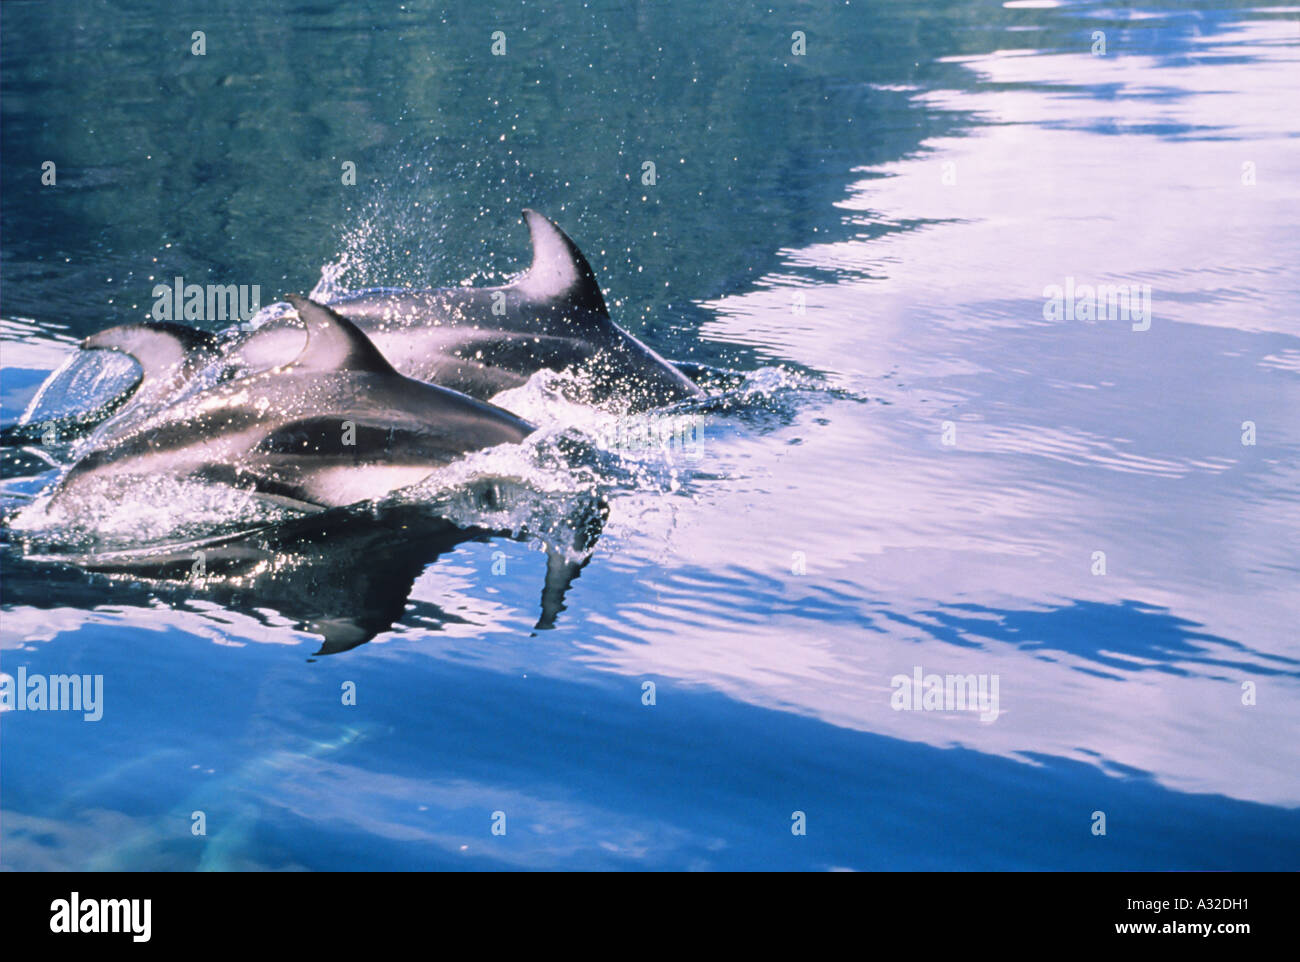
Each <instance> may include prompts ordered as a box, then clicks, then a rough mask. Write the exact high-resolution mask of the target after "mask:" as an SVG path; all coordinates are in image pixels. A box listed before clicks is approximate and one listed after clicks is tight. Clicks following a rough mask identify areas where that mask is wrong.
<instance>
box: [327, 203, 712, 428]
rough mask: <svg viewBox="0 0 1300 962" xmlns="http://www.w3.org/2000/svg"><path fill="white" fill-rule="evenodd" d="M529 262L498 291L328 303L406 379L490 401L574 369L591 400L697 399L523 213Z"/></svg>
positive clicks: (542, 222)
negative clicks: (545, 375) (532, 380)
mask: <svg viewBox="0 0 1300 962" xmlns="http://www.w3.org/2000/svg"><path fill="white" fill-rule="evenodd" d="M523 217H524V220H525V221H526V222H527V224H528V232H529V235H530V237H531V240H532V247H533V260H532V264H531V265H530V266H529V268H528V270H527V271H525V272H524V273H523V274H522V275H520V276H519V277H517V278H516V279H515V280H513V281H512V282H510V283H509V284H506V285H504V286H500V287H452V288H443V289H440V290H430V291H377V292H368V293H360V294H355V295H351V296H347V297H343V298H340V299H338V300H337V301H334V302H333V303H332V304H331V307H333V309H334V310H336V311H338V312H339V313H340V314H342V315H343V316H344V317H347V318H349V319H350V320H352V321H354V322H356V324H357V325H358V326H359V327H360V328H361V329H362V330H364V331H366V333H367V334H369V335H370V337H371V339H372V340H374V342H375V344H376V346H377V347H378V348H379V349H380V350H381V351H383V353H384V356H385V357H387V358H388V359H389V360H390V361H392V363H393V366H394V367H396V368H397V369H398V370H399V371H402V372H403V373H404V374H408V375H410V376H411V377H418V378H420V379H421V380H424V381H431V382H433V383H435V384H442V385H445V386H446V387H450V388H454V389H456V390H458V391H463V392H464V393H466V394H468V395H470V396H471V397H477V398H479V399H481V400H487V399H488V398H490V397H492V396H493V395H494V394H497V393H499V392H500V391H503V390H507V389H509V388H512V387H518V386H519V385H521V384H523V383H524V382H525V381H526V380H527V379H528V378H529V376H531V375H532V374H534V373H535V372H537V371H539V370H541V369H543V368H549V369H550V370H553V371H561V370H564V369H566V368H568V369H571V370H572V371H574V372H575V373H576V374H578V375H579V376H580V378H582V379H583V380H585V381H586V382H587V388H588V392H589V397H590V400H592V401H594V402H596V403H600V402H603V401H607V400H610V399H611V398H615V399H616V400H617V401H618V402H619V404H620V406H622V407H624V408H625V409H627V410H629V411H642V410H646V409H649V408H654V407H660V406H662V405H665V404H670V403H672V402H674V401H680V400H683V399H686V398H694V397H700V396H702V395H703V392H702V391H701V390H700V389H699V388H698V387H697V386H696V385H695V384H694V383H693V382H692V381H691V380H689V379H688V378H687V377H686V376H685V375H683V374H682V373H681V372H680V371H678V370H677V369H676V368H675V367H673V366H672V365H671V364H669V363H668V362H667V361H665V360H664V359H663V358H662V357H660V356H659V355H658V354H656V353H655V352H654V351H652V350H651V349H650V348H648V347H647V346H646V345H644V344H642V343H641V342H640V341H638V340H637V339H636V338H635V337H633V336H632V335H630V334H628V333H627V332H626V331H624V330H622V329H621V328H619V327H618V326H617V325H616V324H615V323H614V322H613V321H612V320H611V319H610V316H609V311H608V310H607V309H606V307H605V299H604V297H603V296H602V295H601V292H600V285H599V284H598V283H597V282H596V275H595V273H594V272H593V271H592V269H591V265H590V264H588V263H587V259H586V258H585V257H584V256H583V255H582V251H580V250H579V249H578V245H577V244H575V243H574V242H573V241H572V240H571V239H570V238H569V237H568V235H567V234H565V233H564V231H562V230H560V228H559V227H557V226H556V225H555V224H554V223H552V222H551V221H550V220H548V219H547V218H546V217H544V216H542V215H541V214H539V213H538V212H537V211H535V210H529V209H525V210H524V212H523Z"/></svg>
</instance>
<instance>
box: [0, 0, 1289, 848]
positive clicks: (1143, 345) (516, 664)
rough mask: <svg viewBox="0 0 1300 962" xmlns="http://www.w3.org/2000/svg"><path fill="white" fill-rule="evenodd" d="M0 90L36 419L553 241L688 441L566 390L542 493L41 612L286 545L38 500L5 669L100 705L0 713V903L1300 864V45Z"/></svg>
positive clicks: (10, 262) (910, 53)
mask: <svg viewBox="0 0 1300 962" xmlns="http://www.w3.org/2000/svg"><path fill="white" fill-rule="evenodd" d="M196 31H202V34H203V43H204V53H203V55H201V56H200V55H197V54H196V53H195V52H194V47H195V44H196V42H197V41H196V39H195V32H196ZM497 31H500V33H501V36H500V37H499V38H498V37H494V33H495V32H497ZM0 38H2V40H0V84H2V89H0V110H2V114H3V124H2V128H0V184H2V185H3V187H2V207H0V215H2V224H0V245H2V255H3V257H2V261H0V266H2V270H3V277H2V279H0V283H2V288H0V361H2V368H3V369H2V371H0V421H2V422H3V423H4V424H5V425H13V424H15V423H16V422H18V421H19V420H20V419H22V418H23V417H24V416H26V417H27V418H28V419H32V418H34V419H35V420H36V421H39V420H40V418H41V417H42V416H44V413H48V412H49V411H53V410H55V409H56V408H57V407H58V405H60V404H64V405H66V404H70V403H72V402H73V401H74V400H76V399H75V398H69V397H65V396H61V395H60V392H59V391H53V390H50V391H46V392H44V393H43V394H41V396H39V397H38V390H39V389H40V386H41V384H42V383H43V382H44V381H45V380H46V378H47V377H48V376H49V375H50V374H51V372H53V371H55V370H56V369H59V368H60V367H61V366H62V365H64V364H65V363H66V362H68V361H69V359H70V358H72V356H73V355H74V354H75V353H76V352H77V347H76V345H77V342H78V340H79V339H81V338H83V337H85V336H87V335H89V334H92V333H94V332H95V331H97V330H99V329H101V328H104V327H108V326H110V325H114V324H121V323H126V322H129V321H136V320H142V319H144V317H145V315H146V314H148V313H149V311H150V309H151V307H152V305H153V301H154V298H153V295H152V290H153V287H154V285H155V283H158V282H163V283H170V282H171V280H172V279H173V278H175V277H178V276H180V277H183V278H184V279H185V280H186V282H191V283H199V284H223V285H224V284H237V285H258V286H259V289H260V292H261V303H262V305H264V306H268V307H269V306H271V305H273V304H274V303H275V302H277V301H278V300H279V298H280V297H281V295H282V294H285V293H307V292H308V291H312V290H316V291H317V293H318V294H321V293H330V292H338V291H341V290H357V289H362V288H366V287H373V286H377V285H382V286H409V287H427V286H453V285H457V284H462V283H468V284H476V285H478V284H488V283H499V282H501V281H503V280H504V279H506V278H508V277H510V276H511V275H512V274H514V273H516V272H518V271H519V270H521V269H523V268H524V267H526V266H527V263H528V250H529V248H528V236H527V232H526V230H525V228H524V226H523V224H522V222H521V221H520V219H519V212H520V210H521V208H523V207H533V208H536V209H538V210H540V211H542V212H543V213H545V214H547V215H548V216H550V217H551V218H553V219H554V220H555V221H556V222H557V223H559V225H560V226H561V227H563V228H564V229H565V230H566V231H567V232H568V233H569V234H570V235H571V236H572V237H573V238H574V239H575V240H576V242H577V243H578V245H579V246H580V247H581V248H582V250H583V251H584V252H585V253H586V255H587V257H588V258H589V259H590V261H591V263H592V265H593V267H594V268H595V270H596V273H597V275H598V277H599V278H600V281H601V284H602V287H603V289H604V291H605V295H606V298H607V300H608V302H609V305H610V310H611V313H612V315H613V317H614V319H615V321H616V322H617V323H619V324H620V325H622V326H623V327H624V328H626V329H627V330H629V331H630V332H632V333H633V334H635V335H636V336H637V337H639V338H642V339H643V340H644V341H646V342H647V343H648V344H650V345H651V346H652V347H654V348H655V349H656V350H657V351H659V352H660V353H661V354H663V355H664V356H666V357H669V358H672V359H674V360H676V361H679V362H682V363H683V365H684V366H685V368H686V369H687V370H688V371H690V372H691V373H692V375H693V376H695V377H697V378H699V379H700V380H701V381H702V383H705V384H706V385H708V387H709V389H710V391H711V393H712V395H713V396H712V398H711V399H710V400H709V401H708V402H705V403H701V404H694V405H685V406H679V407H678V408H676V409H671V410H668V411H663V412H657V413H655V414H654V415H653V416H651V417H650V418H648V419H644V420H643V421H642V422H638V424H637V425H634V426H632V427H629V426H628V424H627V422H626V420H620V419H618V418H617V417H616V416H614V415H611V414H609V413H608V412H602V411H596V410H591V409H587V408H585V407H583V406H580V405H575V404H572V403H570V402H567V401H566V400H565V399H564V398H565V392H564V390H563V384H562V383H558V382H557V379H556V378H555V377H553V376H538V377H535V378H534V379H533V380H531V381H530V382H529V383H528V384H527V385H525V386H524V387H523V388H520V389H517V390H516V391H514V392H512V393H511V394H510V395H509V396H507V397H504V398H501V399H499V400H500V403H502V404H504V405H505V406H507V407H510V408H511V409H512V410H516V411H517V412H518V413H520V414H523V415H525V416H528V417H530V418H533V419H534V420H536V421H537V422H538V423H540V424H542V425H543V426H544V430H543V435H544V440H543V441H541V442H539V443H535V444H532V445H530V446H528V447H527V448H526V449H525V450H514V451H506V452H502V451H497V452H490V453H489V455H488V456H487V457H486V459H478V460H474V459H471V463H469V464H467V465H464V466H462V467H461V468H460V469H459V470H457V471H452V472H450V473H449V474H445V475H440V476H439V477H437V478H435V479H433V480H432V481H431V482H430V483H428V484H426V485H423V486H422V487H421V489H420V490H419V491H418V492H416V493H414V494H412V493H407V494H405V495H403V496H400V497H397V498H394V499H391V503H386V504H383V505H369V506H364V507H362V508H360V509H358V510H356V511H353V512H344V513H343V514H342V516H340V517H336V518H334V519H333V520H332V522H331V525H330V526H329V527H328V528H327V529H326V530H324V531H320V532H316V533H315V534H314V535H311V534H309V535H306V536H303V537H300V538H291V539H288V540H287V541H286V542H285V543H284V545H283V552H282V557H281V561H282V562H283V563H282V564H272V565H269V566H267V567H265V568H264V569H262V570H258V571H255V572H253V573H251V574H246V575H244V576H240V577H234V576H231V577H222V576H220V575H218V574H216V573H214V574H213V575H211V576H204V577H199V578H190V579H185V578H181V579H171V580H168V579H165V578H151V577H145V576H137V575H133V574H130V573H116V574H103V573H91V572H87V571H85V570H82V569H81V568H79V567H76V566H73V565H70V564H68V563H66V557H67V551H68V550H69V546H70V545H71V546H72V547H73V548H79V549H80V550H82V551H83V552H88V553H94V552H97V551H102V550H107V549H108V548H112V549H113V550H118V549H122V548H123V546H128V547H129V546H131V545H135V544H141V543H158V542H166V541H167V539H169V538H170V539H173V540H177V539H183V538H186V537H191V536H193V535H194V533H195V531H199V530H205V528H206V529H208V530H210V529H211V527H212V526H213V525H214V524H217V523H219V522H221V521H222V520H223V519H224V520H225V521H229V520H230V519H231V518H236V519H242V520H243V521H249V520H250V519H251V517H252V512H254V511H255V509H254V508H253V507H250V506H249V505H247V504H242V503H241V504H232V503H230V501H229V500H228V499H226V500H223V499H222V497H221V496H220V493H219V492H213V491H193V490H180V491H169V490H161V489H159V490H154V489H150V490H133V491H122V492H119V493H118V495H117V496H116V497H114V498H112V499H108V500H107V501H106V502H105V503H104V504H102V505H100V506H99V510H98V511H90V510H89V509H87V511H86V512H85V513H84V514H82V515H79V516H77V517H73V518H64V519H62V521H61V522H56V521H54V520H51V519H50V518H48V517H47V516H46V515H45V513H44V508H43V498H42V494H41V492H42V491H43V490H45V489H46V488H48V486H49V485H50V484H51V483H52V482H53V480H54V479H55V478H56V477H57V476H58V470H59V468H60V465H61V464H63V463H66V460H67V458H68V457H70V456H71V453H70V452H71V451H72V449H71V448H69V447H68V446H67V445H62V446H59V445H55V446H51V447H50V448H49V449H48V450H47V449H46V448H45V447H43V446H41V445H28V446H26V447H6V448H5V449H4V450H3V461H2V462H0V466H2V468H3V482H2V485H0V510H3V514H4V519H5V523H4V528H3V539H2V542H3V543H2V544H0V644H2V646H3V650H2V651H0V671H3V673H4V674H6V675H8V676H10V677H14V678H16V677H17V676H18V673H19V672H20V671H21V672H22V673H23V674H24V677H28V678H30V677H33V676H43V677H48V676H53V675H60V674H73V673H75V674H79V675H87V676H91V677H92V678H94V677H100V678H102V689H101V694H102V697H101V699H100V703H99V705H98V711H99V713H100V715H101V717H99V718H98V720H94V721H90V720H87V719H86V717H85V715H86V714H87V713H86V712H75V711H34V710H25V709H24V710H17V709H16V708H12V709H10V710H5V711H3V712H2V713H0V867H3V868H5V869H19V870H30V869H176V870H222V869H271V870H290V869H310V870H332V869H706V870H707V869H797V870H834V869H860V870H862V869H942V870H966V869H1046V870H1056V869H1155V870H1185V869H1214V870H1218V869H1292V870H1294V869H1298V868H1300V808H1298V806H1300V751H1298V749H1297V746H1298V745H1300V632H1298V631H1297V627H1296V625H1297V621H1300V590H1298V585H1300V577H1298V574H1300V308H1298V307H1297V305H1300V270H1297V265H1300V139H1297V138H1298V137H1300V110H1298V109H1297V105H1298V104H1300V7H1296V6H1263V5H1259V4H1252V3H1228V2H1215V3H1183V2H1172V0H1171V2H1164V3H1160V2H1139V3H1134V4H1127V3H1118V2H1113V0H1112V2H1067V0H1061V2H1055V0H1013V2H1006V3H1001V2H990V0H972V2H945V0H924V2H914V3H883V2H881V3H873V2H863V0H852V2H836V3H830V2H826V3H797V4H791V3H771V4H766V3H765V4H758V5H745V4H742V5H739V6H737V5H730V4H728V5H720V4H690V3H633V2H612V0H592V2H588V3H586V4H582V5H578V4H562V5H561V4H556V5H549V6H548V5H534V4H531V3H528V4H519V3H510V4H499V5H497V4H482V3H457V4H453V5H450V6H448V7H443V6H441V5H437V4H427V3H406V4H379V3H368V4H355V5H347V6H346V7H345V8H336V7H335V6H334V5H332V4H312V3H309V2H302V3H281V2H267V3H260V4H256V5H249V4H246V3H236V2H225V3H222V2H217V3H202V4H200V3H195V2H180V3H178V2H175V0H166V2H161V0H160V2H149V3H131V4H126V3H108V2H94V3H79V4H75V5H62V4H57V5H55V4H43V3H25V2H6V3H5V4H4V8H3V11H0ZM501 44H504V49H502V48H501V46H500V45H501ZM494 45H496V46H497V47H498V53H494V52H493V47H494ZM47 161H52V162H53V163H54V164H55V171H56V174H57V179H56V182H55V183H54V184H52V185H45V184H43V183H42V172H43V166H42V165H43V164H45V163H46V162H47ZM346 163H352V164H355V170H356V177H355V184H354V185H349V184H345V183H343V180H344V177H343V172H344V166H343V165H344V164H346ZM646 164H652V165H653V168H648V167H646V166H645V165H646ZM651 171H653V177H650V176H649V174H650V172H651ZM1103 285H1104V286H1108V287H1116V288H1118V287H1119V286H1122V287H1123V288H1124V292H1123V293H1122V294H1120V295H1119V297H1120V300H1121V301H1122V303H1120V304H1119V306H1122V307H1123V308H1124V311H1123V312H1120V311H1118V308H1117V302H1115V301H1114V300H1113V299H1112V300H1111V301H1107V300H1106V297H1105V296H1102V297H1101V303H1100V304H1096V305H1093V304H1091V303H1089V299H1090V297H1091V296H1092V295H1093V294H1094V293H1095V292H1096V291H1097V288H1098V287H1099V286H1103ZM1125 296H1128V300H1124V297H1125ZM1092 306H1096V307H1097V309H1096V310H1090V309H1089V307H1092ZM1130 307H1131V308H1132V309H1131V310H1129V308H1130ZM208 326H209V328H210V329H212V330H217V329H219V328H220V327H222V326H224V325H222V324H220V323H216V324H210V325H208ZM128 367H129V364H128ZM29 409H30V410H29ZM646 425H650V427H649V428H647V429H646V430H645V431H642V428H645V427H646ZM665 427H666V428H667V429H666V430H665ZM575 439H577V440H578V441H581V442H582V444H581V445H575V444H573V443H569V442H574V440H575ZM611 439H612V440H611ZM574 447H582V448H583V449H584V450H585V451H586V452H587V453H586V455H584V456H583V457H582V458H579V459H577V460H578V462H579V463H574V461H573V460H571V459H566V457H565V456H564V454H565V452H566V451H571V450H572V449H573V448H574ZM480 474H483V475H487V474H490V475H492V476H493V477H499V478H503V479H506V481H507V482H508V483H506V482H503V484H505V486H506V488H507V489H508V490H505V491H504V492H502V491H498V492H497V494H498V495H501V496H500V497H498V498H493V499H486V500H485V499H484V498H482V497H479V496H477V495H476V492H477V494H481V491H479V489H477V488H476V487H475V483H474V479H475V478H476V477H477V476H479V475H480ZM597 502H603V503H604V504H606V505H607V506H608V518H607V519H606V520H605V522H604V525H603V528H602V529H601V530H599V532H598V536H597V537H596V538H595V541H594V545H590V546H588V551H587V554H586V555H584V556H583V557H582V558H581V559H580V561H585V567H583V568H582V569H581V572H580V574H579V576H578V577H577V578H576V579H575V580H573V581H572V583H571V584H569V585H568V587H567V591H563V592H562V595H561V593H557V592H556V591H555V590H553V589H552V586H551V585H550V584H548V582H547V579H546V575H547V568H548V557H547V553H546V551H545V548H546V546H547V545H548V544H552V543H553V542H554V541H555V539H556V538H557V537H559V538H561V539H562V537H563V536H564V534H565V532H569V533H571V532H572V531H573V530H577V529H580V528H581V526H582V523H583V520H582V519H583V518H585V517H589V516H590V514H589V512H590V508H591V505H592V504H593V503H597ZM444 518H445V519H447V520H446V521H440V520H439V519H444ZM263 520H265V519H263ZM272 520H274V519H272ZM557 532H559V534H558V535H557ZM52 546H53V547H52ZM55 548H57V549H59V550H55ZM60 551H63V554H62V555H61V554H60V553H59V552H60ZM931 676H933V677H935V678H937V679H938V684H939V685H940V687H941V688H942V689H943V690H942V691H939V690H938V689H936V688H934V686H933V685H931V684H930V682H929V681H928V680H927V679H929V678H930V677H931ZM948 676H953V677H955V678H961V679H966V678H968V677H970V676H973V678H971V680H972V681H973V682H974V684H975V685H976V686H977V687H976V690H978V691H982V692H983V694H984V695H985V698H984V700H983V701H982V702H981V701H979V699H975V702H977V703H978V704H974V705H973V704H972V703H969V702H968V703H966V704H961V703H960V702H958V701H956V700H954V699H953V698H949V697H948V695H949V694H950V693H953V692H954V689H953V685H952V684H950V683H949V682H948V681H947V679H948ZM918 677H919V678H920V683H919V684H916V683H915V679H917V678H918ZM913 687H916V688H917V689H918V690H917V691H916V695H917V697H916V699H915V700H914V701H913V700H912V699H911V697H910V695H911V690H912V688H913ZM927 692H929V693H933V694H934V696H935V697H934V698H933V699H930V698H928V697H925V693H927Z"/></svg>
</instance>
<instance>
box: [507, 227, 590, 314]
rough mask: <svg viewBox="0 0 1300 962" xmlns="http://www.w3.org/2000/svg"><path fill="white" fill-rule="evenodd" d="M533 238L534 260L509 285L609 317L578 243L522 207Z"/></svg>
mask: <svg viewBox="0 0 1300 962" xmlns="http://www.w3.org/2000/svg"><path fill="white" fill-rule="evenodd" d="M524 220H525V221H527V222H528V234H529V237H530V238H531V239H532V242H533V263H532V265H531V266H530V267H529V268H528V270H527V271H526V272H525V273H524V275H523V276H522V277H520V278H519V279H518V280H517V281H515V282H514V283H513V284H511V285H510V286H511V287H513V288H515V289H516V290H518V291H519V292H520V293H521V294H523V295H524V296H525V297H527V298H529V299H530V300H534V301H563V302H566V303H568V304H572V305H574V306H575V307H580V308H584V309H586V310H588V311H592V312H593V313H596V314H600V315H602V316H604V317H609V311H608V310H606V309H605V298H604V297H602V296H601V293H600V285H599V284H598V283H597V282H596V274H595V272H594V271H593V270H592V269H591V265H590V264H588V263H587V258H585V257H583V256H582V251H580V250H578V245H577V244H575V243H574V242H573V241H572V240H570V239H569V236H568V235H567V234H566V233H564V231H562V230H560V229H559V228H558V227H556V226H555V224H554V223H552V222H551V221H550V220H548V219H547V218H546V217H543V216H542V215H541V214H539V213H537V211H535V210H530V209H527V208H525V209H524Z"/></svg>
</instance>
